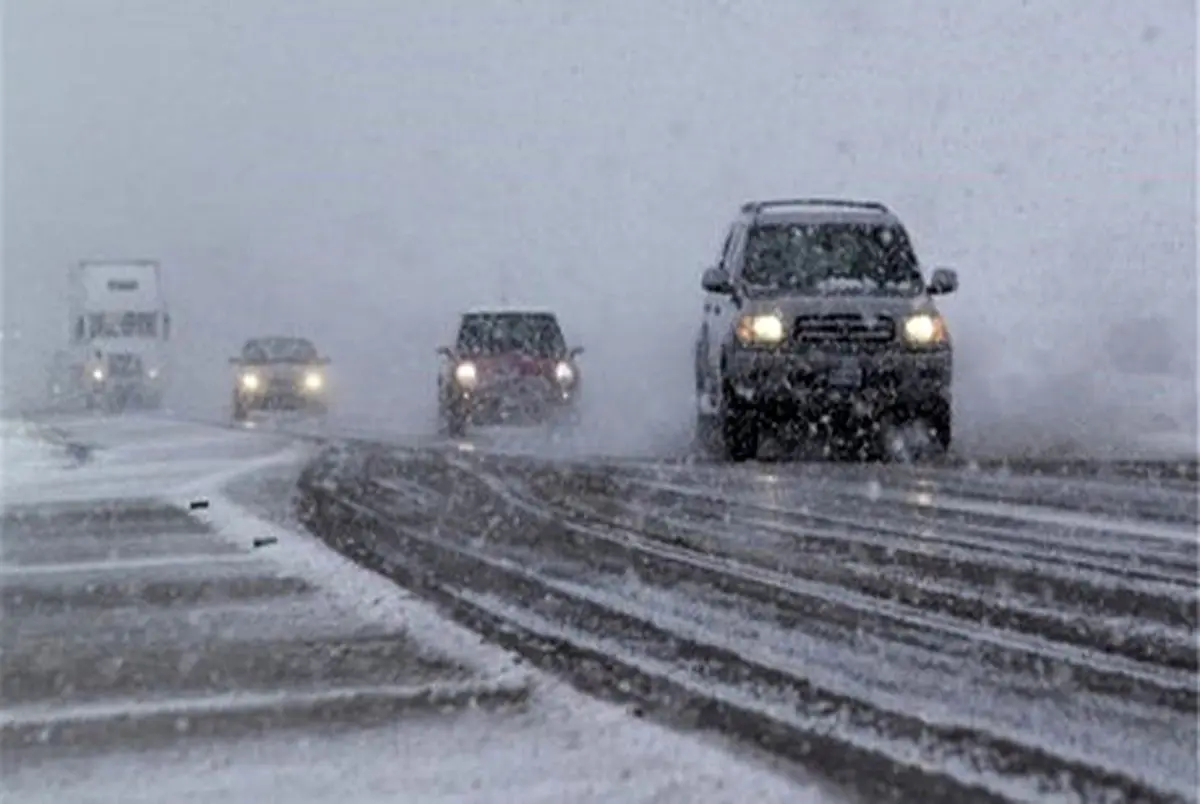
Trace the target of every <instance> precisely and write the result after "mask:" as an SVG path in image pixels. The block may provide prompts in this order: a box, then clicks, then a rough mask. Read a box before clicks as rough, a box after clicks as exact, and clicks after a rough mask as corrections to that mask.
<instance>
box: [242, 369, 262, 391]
mask: <svg viewBox="0 0 1200 804" xmlns="http://www.w3.org/2000/svg"><path fill="white" fill-rule="evenodd" d="M242 388H244V389H245V390H247V391H257V390H258V375H257V374H254V373H253V372H249V371H248V372H246V373H245V374H243V375H242Z"/></svg>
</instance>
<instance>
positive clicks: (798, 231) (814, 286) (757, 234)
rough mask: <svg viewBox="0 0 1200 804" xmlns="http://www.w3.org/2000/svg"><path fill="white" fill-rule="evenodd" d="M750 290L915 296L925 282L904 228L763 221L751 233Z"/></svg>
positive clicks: (747, 275) (746, 273)
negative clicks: (766, 222)
mask: <svg viewBox="0 0 1200 804" xmlns="http://www.w3.org/2000/svg"><path fill="white" fill-rule="evenodd" d="M742 279H743V280H744V281H745V283H746V284H747V285H748V286H749V287H750V289H751V290H767V291H783V292H800V293H813V294H846V295H861V294H866V295H879V294H886V295H916V294H918V293H920V292H921V290H922V289H923V287H924V282H923V280H922V278H921V272H920V269H919V268H918V267H917V258H916V256H915V255H914V254H913V251H912V247H911V246H910V245H909V242H908V237H907V236H906V234H905V232H904V230H903V229H901V228H899V227H896V226H880V225H863V224H856V223H820V224H799V223H787V224H766V225H762V226H757V227H755V228H754V229H752V230H751V231H750V237H749V240H748V242H747V244H746V261H745V268H744V270H743V273H742Z"/></svg>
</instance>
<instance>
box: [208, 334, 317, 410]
mask: <svg viewBox="0 0 1200 804" xmlns="http://www.w3.org/2000/svg"><path fill="white" fill-rule="evenodd" d="M229 362H230V364H231V365H233V366H234V367H235V368H236V374H235V378H234V386H233V420H234V421H244V420H246V419H247V418H248V417H249V415H250V413H251V412H252V411H297V412H302V413H311V414H316V415H319V416H323V415H325V413H327V412H328V410H329V397H328V394H329V388H328V377H327V372H326V367H327V366H328V365H329V363H330V361H329V358H328V357H323V356H322V355H320V354H319V353H318V352H317V348H316V347H315V346H313V344H312V341H309V340H308V339H306V338H295V337H283V336H269V337H261V338H251V339H250V340H248V341H246V343H245V345H244V346H243V347H242V353H241V354H240V355H238V356H237V357H231V358H229Z"/></svg>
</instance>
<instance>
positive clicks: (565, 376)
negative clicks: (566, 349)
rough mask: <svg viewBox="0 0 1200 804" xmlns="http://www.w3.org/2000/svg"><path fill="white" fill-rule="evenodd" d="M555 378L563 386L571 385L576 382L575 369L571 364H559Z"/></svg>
mask: <svg viewBox="0 0 1200 804" xmlns="http://www.w3.org/2000/svg"><path fill="white" fill-rule="evenodd" d="M554 378H555V379H556V380H558V381H559V383H560V384H562V385H570V384H571V383H572V382H573V381H574V380H575V369H573V368H571V364H570V363H566V362H563V363H559V364H558V365H557V366H555V367H554Z"/></svg>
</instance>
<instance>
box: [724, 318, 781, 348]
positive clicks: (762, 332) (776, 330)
mask: <svg viewBox="0 0 1200 804" xmlns="http://www.w3.org/2000/svg"><path fill="white" fill-rule="evenodd" d="M735 334H736V335H737V339H738V340H739V341H741V342H742V343H745V344H750V343H779V342H780V341H782V340H783V337H784V331H783V319H782V318H780V317H779V316H778V315H775V314H774V313H769V314H767V315H744V316H742V317H741V318H740V319H738V323H737V329H736V330H735Z"/></svg>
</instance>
